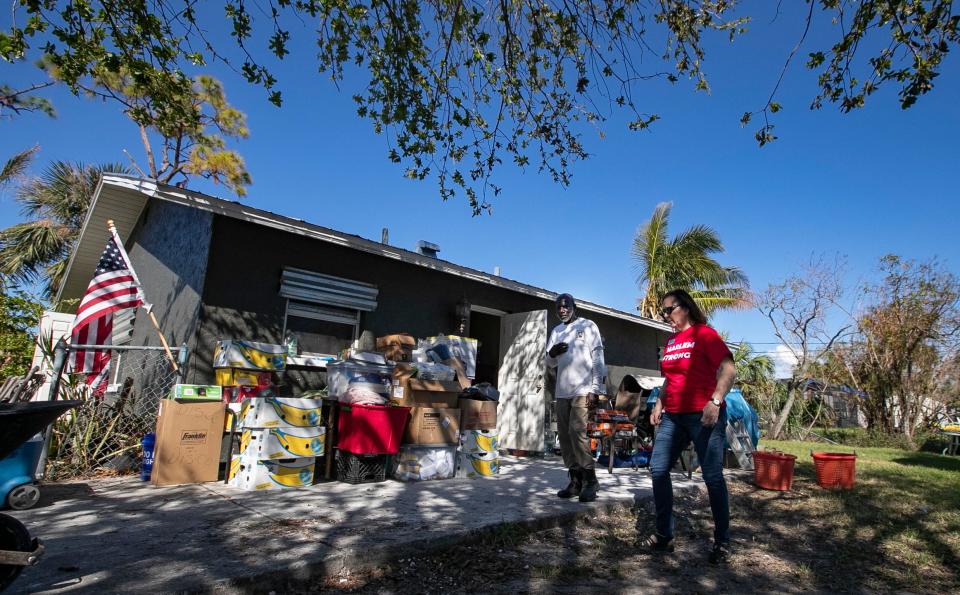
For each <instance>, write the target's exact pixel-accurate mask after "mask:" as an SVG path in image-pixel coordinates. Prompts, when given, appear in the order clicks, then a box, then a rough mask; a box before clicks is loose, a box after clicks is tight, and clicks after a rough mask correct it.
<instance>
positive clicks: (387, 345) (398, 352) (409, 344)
mask: <svg viewBox="0 0 960 595" xmlns="http://www.w3.org/2000/svg"><path fill="white" fill-rule="evenodd" d="M416 346H417V340H416V339H414V338H413V336H411V335H408V334H407V333H398V334H396V335H387V336H386V337H377V351H379V352H380V353H382V354H383V355H384V356H386V358H387V359H388V360H391V361H395V362H409V361H411V360H412V359H413V350H414V349H415V348H416Z"/></svg>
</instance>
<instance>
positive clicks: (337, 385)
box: [327, 360, 393, 399]
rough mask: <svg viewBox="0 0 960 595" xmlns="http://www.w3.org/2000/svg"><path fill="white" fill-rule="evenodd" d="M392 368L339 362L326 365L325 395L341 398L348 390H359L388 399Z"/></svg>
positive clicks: (349, 361) (372, 364)
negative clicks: (371, 392)
mask: <svg viewBox="0 0 960 595" xmlns="http://www.w3.org/2000/svg"><path fill="white" fill-rule="evenodd" d="M392 380H393V366H392V365H389V364H387V365H383V364H374V363H368V362H357V361H352V360H348V361H344V360H339V361H335V362H330V363H329V364H327V393H328V394H329V395H330V396H331V397H337V398H339V397H341V396H342V395H343V394H344V393H345V392H347V389H349V388H361V389H366V390H369V391H373V392H375V393H377V394H379V395H382V396H383V397H384V398H385V399H386V398H389V397H390V386H391V384H392Z"/></svg>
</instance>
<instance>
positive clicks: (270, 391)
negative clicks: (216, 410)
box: [223, 385, 278, 403]
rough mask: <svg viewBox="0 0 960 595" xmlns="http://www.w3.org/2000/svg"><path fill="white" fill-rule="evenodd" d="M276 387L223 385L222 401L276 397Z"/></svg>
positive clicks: (232, 401)
mask: <svg viewBox="0 0 960 595" xmlns="http://www.w3.org/2000/svg"><path fill="white" fill-rule="evenodd" d="M276 396H278V394H277V387H275V386H273V385H271V386H224V387H223V402H224V403H242V402H243V401H245V400H247V399H257V398H261V399H267V398H270V397H276Z"/></svg>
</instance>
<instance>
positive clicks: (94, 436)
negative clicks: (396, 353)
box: [46, 345, 187, 479]
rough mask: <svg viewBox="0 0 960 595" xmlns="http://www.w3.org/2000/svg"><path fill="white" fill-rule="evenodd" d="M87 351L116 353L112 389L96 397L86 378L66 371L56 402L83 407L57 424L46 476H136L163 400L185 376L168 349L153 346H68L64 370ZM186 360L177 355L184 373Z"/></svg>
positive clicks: (112, 363) (182, 352)
mask: <svg viewBox="0 0 960 595" xmlns="http://www.w3.org/2000/svg"><path fill="white" fill-rule="evenodd" d="M81 348H83V349H85V350H96V351H100V352H103V351H109V352H110V375H109V383H108V385H107V387H106V390H101V391H94V390H92V389H91V387H90V386H88V385H87V384H86V383H85V382H84V375H83V374H72V373H69V372H68V371H64V372H63V373H62V374H61V375H60V381H59V387H57V385H56V383H55V384H54V386H55V388H54V390H56V391H57V393H58V396H57V397H56V398H58V399H76V400H79V401H81V402H82V404H81V405H80V406H79V407H77V408H76V409H74V410H72V411H71V412H69V413H67V414H66V415H63V416H61V417H60V418H59V419H58V420H57V421H56V422H55V423H54V424H53V429H52V430H53V431H52V432H51V435H50V447H49V450H48V455H47V466H46V476H47V477H48V478H50V479H67V478H78V477H90V476H94V475H104V474H120V473H130V472H135V471H136V470H137V469H139V465H140V459H141V457H142V454H141V450H140V441H141V439H142V438H143V437H144V435H146V434H148V433H150V432H153V431H154V429H155V428H156V424H157V409H158V408H159V405H160V400H161V399H163V398H164V397H165V396H166V395H167V394H168V393H169V392H170V389H171V388H172V387H173V385H174V384H176V383H177V382H179V381H180V376H179V373H178V372H177V370H176V369H175V368H174V366H173V364H172V362H171V360H170V358H169V357H168V356H167V353H166V351H164V349H163V348H162V347H147V346H124V347H100V346H83V345H79V346H73V347H70V346H67V347H66V353H65V354H64V355H65V357H62V359H61V358H57V359H58V360H59V361H60V362H61V367H63V368H65V369H66V370H69V368H70V366H69V364H68V363H66V362H68V361H69V359H70V352H71V350H76V349H81ZM186 355H187V354H186V348H181V350H179V352H178V351H174V352H173V357H175V358H177V359H179V361H180V363H179V365H180V369H183V365H184V364H185V363H186ZM64 364H65V365H64ZM56 373H57V371H56V369H55V370H54V374H55V375H56Z"/></svg>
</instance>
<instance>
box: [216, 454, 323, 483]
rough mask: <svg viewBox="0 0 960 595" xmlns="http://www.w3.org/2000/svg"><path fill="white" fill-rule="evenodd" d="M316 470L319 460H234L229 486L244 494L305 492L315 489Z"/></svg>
mask: <svg viewBox="0 0 960 595" xmlns="http://www.w3.org/2000/svg"><path fill="white" fill-rule="evenodd" d="M316 466H317V459H316V457H302V458H298V459H285V460H279V461H253V460H247V459H241V458H234V459H233V461H231V463H230V472H229V475H228V479H229V481H228V483H229V485H231V486H233V487H235V488H240V489H242V490H275V489H289V488H303V487H307V486H312V485H313V481H314V477H315V470H316Z"/></svg>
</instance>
